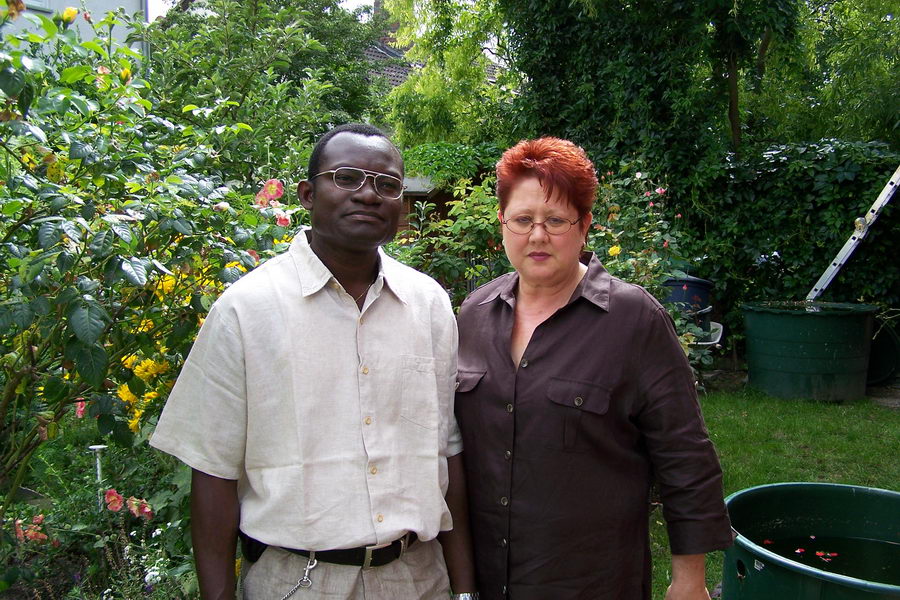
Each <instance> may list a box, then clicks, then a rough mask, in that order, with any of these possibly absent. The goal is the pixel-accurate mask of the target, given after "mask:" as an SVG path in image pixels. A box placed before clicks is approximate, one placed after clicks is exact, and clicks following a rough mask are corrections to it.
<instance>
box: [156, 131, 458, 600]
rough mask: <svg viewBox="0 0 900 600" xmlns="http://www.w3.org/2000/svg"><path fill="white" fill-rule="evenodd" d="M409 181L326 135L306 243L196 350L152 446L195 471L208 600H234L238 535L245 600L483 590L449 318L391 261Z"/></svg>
mask: <svg viewBox="0 0 900 600" xmlns="http://www.w3.org/2000/svg"><path fill="white" fill-rule="evenodd" d="M402 181H403V161H402V159H401V157H400V153H399V152H398V151H397V149H396V148H395V147H394V145H393V144H391V142H390V141H389V140H388V139H387V137H385V135H384V134H383V133H382V132H381V131H379V130H378V129H376V128H374V127H371V126H368V125H360V124H351V125H345V126H341V127H338V128H335V129H333V130H331V131H330V132H329V133H327V134H325V135H324V136H323V137H322V139H320V140H319V142H318V143H317V144H316V147H315V148H314V150H313V153H312V156H311V157H310V165H309V178H308V179H307V180H305V181H301V182H300V184H299V185H298V194H299V197H300V202H301V204H302V205H303V206H304V207H305V208H307V209H308V210H309V211H310V215H311V223H312V227H311V229H310V230H308V231H301V232H298V234H297V236H296V238H295V239H294V241H293V242H292V244H291V248H290V250H289V251H288V252H286V253H285V254H282V255H281V256H278V257H276V258H273V259H271V260H269V261H268V262H266V263H265V264H263V265H262V266H260V267H259V268H258V269H256V270H255V271H253V272H251V273H249V274H248V275H247V276H245V277H244V278H242V279H241V280H240V281H238V282H236V283H235V284H234V285H233V286H231V288H229V289H228V290H227V291H226V292H225V293H224V294H223V295H222V297H221V298H220V299H219V300H218V301H217V302H216V303H215V305H214V306H213V308H212V309H211V310H210V313H209V316H208V317H207V319H206V321H205V323H204V325H203V327H202V328H201V330H200V333H199V335H198V337H197V341H196V343H195V344H194V347H193V349H192V350H191V354H190V356H189V357H188V359H187V361H186V362H185V365H184V368H183V369H182V372H181V375H180V376H179V378H178V382H177V383H176V385H175V387H174V388H173V390H172V393H171V396H170V397H169V400H168V402H167V404H166V407H165V410H164V411H163V414H162V416H161V417H160V420H159V425H158V427H157V429H156V432H155V433H154V435H153V439H152V441H151V444H152V445H153V446H155V447H157V448H159V449H161V450H164V451H165V452H168V453H170V454H173V455H175V456H177V457H178V458H180V459H181V460H182V461H184V462H185V463H187V464H188V465H190V466H191V467H192V469H193V475H192V487H191V493H192V498H191V517H192V523H191V532H192V535H193V544H194V554H195V560H196V566H197V574H198V578H199V581H200V589H201V594H202V597H203V598H204V599H219V598H234V588H235V575H234V556H235V546H236V540H237V537H238V532H239V530H240V535H241V539H242V547H243V548H244V557H245V563H247V562H249V563H250V565H249V568H248V567H247V565H246V564H245V565H244V577H243V584H244V587H243V593H244V598H246V599H248V600H256V599H265V600H269V599H271V598H283V597H288V596H290V595H292V594H294V593H297V594H298V595H297V597H302V598H324V597H328V598H348V599H349V598H352V599H367V600H371V599H382V598H384V599H387V598H391V599H393V598H403V599H413V598H423V599H432V598H446V597H447V593H448V573H447V571H448V569H447V568H445V561H446V564H447V565H448V567H449V575H450V581H449V583H450V584H452V586H453V589H454V591H455V592H471V591H473V590H474V584H473V580H474V578H473V576H472V565H471V559H470V556H471V550H470V541H469V537H468V530H467V525H466V522H467V515H466V514H465V486H464V482H463V477H462V457H461V455H460V454H459V452H460V450H461V442H460V436H459V432H458V430H457V426H456V422H455V420H454V417H453V386H454V384H455V374H456V344H457V337H456V336H457V334H456V328H455V323H454V319H453V314H452V311H451V309H450V303H449V300H448V298H447V295H446V293H445V292H444V291H443V290H442V289H441V288H440V286H439V285H438V284H437V283H436V282H434V281H433V280H432V279H430V278H429V277H427V276H425V275H423V274H421V273H418V272H417V271H414V270H412V269H410V268H408V267H405V266H403V265H401V264H399V263H398V262H396V261H394V260H392V259H391V258H389V257H387V256H386V255H385V254H384V253H383V252H382V251H380V249H379V246H380V245H381V244H383V243H385V242H387V241H389V240H390V239H391V238H392V237H393V236H394V234H395V233H396V229H397V223H398V220H399V216H400V207H401V195H402V190H403V184H402ZM445 493H446V502H445ZM448 506H449V510H448ZM451 512H452V513H453V523H455V524H456V525H457V527H456V528H455V529H454V530H453V531H452V532H449V531H448V530H449V529H450V528H451ZM441 531H443V532H444V533H443V534H441V542H442V543H443V546H444V547H443V557H442V553H441V545H440V544H438V542H437V541H436V540H435V537H436V536H437V535H438V533H439V532H441ZM260 553H261V554H260ZM300 592H302V594H301V593H300ZM462 597H470V595H467V594H462Z"/></svg>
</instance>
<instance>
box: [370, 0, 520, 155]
mask: <svg viewBox="0 0 900 600" xmlns="http://www.w3.org/2000/svg"><path fill="white" fill-rule="evenodd" d="M387 7H388V9H389V10H390V13H391V16H392V18H394V19H396V20H397V21H398V24H399V30H398V32H397V43H398V44H399V45H401V46H404V47H409V50H408V52H407V55H406V57H407V58H408V59H409V60H411V61H413V63H414V64H415V63H418V65H416V66H415V67H414V70H413V72H412V73H411V74H410V76H409V78H408V79H407V80H406V81H405V82H404V83H402V84H401V85H399V86H397V87H396V88H394V89H393V90H392V91H391V93H390V94H389V96H388V98H387V106H388V114H387V117H386V118H387V121H388V122H389V123H390V125H391V127H392V128H393V129H394V130H395V133H396V139H397V141H398V142H399V143H400V144H402V145H405V146H412V145H415V144H422V143H429V142H462V143H469V144H478V143H481V142H487V141H491V142H498V141H503V140H504V139H505V138H506V137H507V136H508V128H507V127H506V123H507V120H506V119H505V118H504V113H506V112H507V111H508V110H509V107H510V104H511V101H512V98H513V90H514V89H515V87H516V86H517V84H518V80H517V77H516V73H515V72H514V71H511V70H510V69H508V68H505V66H506V64H507V60H508V56H507V50H506V39H505V35H504V31H505V30H504V29H503V27H502V16H501V14H500V13H499V12H498V11H497V6H496V4H495V3H494V2H493V1H487V2H475V3H473V2H468V1H465V0H453V1H451V2H421V1H419V2H417V1H416V0H388V2H387ZM501 65H502V66H501Z"/></svg>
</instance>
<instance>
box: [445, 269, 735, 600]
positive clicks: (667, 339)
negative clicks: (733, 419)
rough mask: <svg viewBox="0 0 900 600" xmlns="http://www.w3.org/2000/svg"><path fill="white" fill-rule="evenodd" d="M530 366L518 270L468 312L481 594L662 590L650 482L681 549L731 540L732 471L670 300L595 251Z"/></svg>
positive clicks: (468, 441)
mask: <svg viewBox="0 0 900 600" xmlns="http://www.w3.org/2000/svg"><path fill="white" fill-rule="evenodd" d="M583 260H584V261H585V262H586V263H587V264H588V271H587V273H586V274H585V276H584V278H583V279H582V281H581V283H580V284H579V285H578V287H577V288H576V290H575V292H574V293H573V295H572V298H571V299H570V300H569V302H568V304H567V305H566V306H564V307H562V308H561V309H559V310H558V311H557V312H556V313H555V314H554V315H553V316H551V317H550V318H549V319H547V320H546V321H545V322H544V323H542V324H541V325H539V326H538V327H537V328H536V329H535V331H534V334H533V335H532V337H531V340H530V341H529V343H528V347H527V348H526V349H525V354H524V356H523V358H522V361H521V362H520V363H519V365H518V369H516V366H515V365H514V364H513V363H512V359H511V358H510V339H511V335H512V327H513V320H514V311H515V304H516V295H515V294H516V289H517V284H518V275H517V274H515V273H510V274H507V275H504V276H502V277H499V278H498V279H496V280H494V281H492V282H491V283H489V284H487V285H485V286H483V287H481V288H479V289H478V290H476V291H475V292H473V293H472V295H471V296H469V298H468V299H466V301H465V302H464V303H463V306H462V309H461V310H460V313H459V342H460V344H459V375H458V382H457V390H456V392H457V393H456V416H457V420H458V421H459V426H460V429H461V431H462V435H463V446H464V448H465V458H466V471H467V482H468V490H469V510H470V513H471V525H472V534H473V536H474V542H475V560H476V569H477V576H478V584H479V591H480V592H481V594H482V598H484V599H486V600H494V599H501V598H511V599H512V600H569V599H572V600H574V599H591V600H593V599H601V598H604V599H615V600H633V599H635V600H636V599H646V600H649V598H650V551H649V541H648V527H649V514H648V513H649V492H650V484H651V480H653V479H654V478H655V480H656V481H657V482H658V484H659V488H660V493H661V497H662V501H663V506H664V516H665V519H666V521H667V524H668V531H669V538H670V545H671V549H672V552H673V553H675V554H700V553H704V552H708V551H711V550H716V549H721V548H724V547H726V546H728V545H729V544H730V543H731V529H730V526H729V522H728V516H727V514H726V511H725V506H724V502H723V500H722V472H721V469H720V467H719V462H718V459H717V457H716V453H715V449H714V448H713V445H712V442H710V440H709V436H708V434H707V431H706V427H705V425H704V423H703V417H702V415H701V414H700V406H699V404H698V402H697V396H696V393H695V390H694V382H693V376H692V374H691V371H690V367H689V366H688V363H687V360H686V359H685V356H684V352H683V351H682V350H681V347H680V345H679V344H678V340H677V338H676V335H675V331H674V328H673V327H672V323H671V319H670V318H669V316H668V314H667V313H666V312H665V309H663V308H662V306H661V305H660V304H659V303H658V302H657V301H656V300H655V299H653V298H652V297H651V296H650V295H649V294H648V293H647V292H646V291H645V290H644V289H643V288H640V287H638V286H635V285H631V284H628V283H625V282H623V281H621V280H619V279H616V278H614V277H612V276H610V275H609V273H608V272H607V271H606V270H605V269H604V268H603V266H602V265H601V264H600V262H599V261H598V260H597V259H596V258H595V257H593V255H589V254H586V255H585V257H584V259H583Z"/></svg>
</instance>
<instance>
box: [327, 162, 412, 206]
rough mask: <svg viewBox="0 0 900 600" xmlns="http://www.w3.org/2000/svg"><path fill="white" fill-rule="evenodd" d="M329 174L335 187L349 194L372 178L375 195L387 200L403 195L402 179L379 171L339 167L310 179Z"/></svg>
mask: <svg viewBox="0 0 900 600" xmlns="http://www.w3.org/2000/svg"><path fill="white" fill-rule="evenodd" d="M328 173H331V174H332V177H331V179H332V181H334V185H336V186H337V187H338V188H340V189H342V190H347V191H348V192H355V191H356V190H358V189H360V188H361V187H362V186H364V185H365V184H366V179H368V178H369V177H371V178H372V183H373V185H374V186H375V193H376V194H378V195H379V196H381V197H382V198H384V199H385V200H396V199H397V198H399V197H400V196H402V195H403V189H404V185H403V181H401V180H400V179H398V178H396V177H394V176H393V175H387V174H385V173H379V172H377V171H366V170H364V169H357V168H356V167H338V168H337V169H331V170H329V171H322V172H321V173H316V174H315V175H313V176H312V177H310V178H309V179H310V181H312V180H313V179H315V178H316V177H318V176H319V175H327V174H328Z"/></svg>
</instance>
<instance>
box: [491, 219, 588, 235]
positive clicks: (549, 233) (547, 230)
mask: <svg viewBox="0 0 900 600" xmlns="http://www.w3.org/2000/svg"><path fill="white" fill-rule="evenodd" d="M517 218H518V217H517ZM550 218H551V219H560V220H562V221H565V222H566V223H568V224H569V228H568V229H566V230H565V231H556V232H554V231H550V230H549V229H547V226H546V225H544V223H546V222H547V219H544V220H543V221H535V220H534V219H532V218H531V217H528V219H529V220H530V221H531V227H530V228H529V229H528V231H522V232H519V231H516V230H514V229H513V228H512V227H510V226H509V222H510V220H511V219H506V220H505V221H504V220H503V219H500V222H501V223H503V224H504V225H506V228H507V229H509V232H510V233H514V234H516V235H529V234H530V233H531V232H532V231H534V228H535V226H537V225H542V226H543V227H544V231H545V232H547V235H565V234H567V233H569V232H570V231H572V228H573V227H575V225H577V224H578V223H579V222H580V221H581V219H583V218H584V215H582V216H580V217H578V218H577V219H575V220H574V221H570V220H569V219H564V218H563V217H550Z"/></svg>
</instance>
